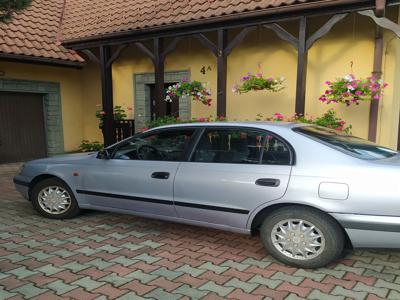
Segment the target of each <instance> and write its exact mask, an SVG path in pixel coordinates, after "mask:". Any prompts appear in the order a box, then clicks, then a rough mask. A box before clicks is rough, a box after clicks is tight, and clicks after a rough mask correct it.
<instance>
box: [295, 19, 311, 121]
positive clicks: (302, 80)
mask: <svg viewBox="0 0 400 300" xmlns="http://www.w3.org/2000/svg"><path fill="white" fill-rule="evenodd" d="M298 45H299V47H298V49H297V81H296V104H295V112H296V113H297V114H301V115H304V113H305V106H306V80H307V60H308V51H307V18H306V17H304V16H303V17H301V18H300V27H299V43H298Z"/></svg>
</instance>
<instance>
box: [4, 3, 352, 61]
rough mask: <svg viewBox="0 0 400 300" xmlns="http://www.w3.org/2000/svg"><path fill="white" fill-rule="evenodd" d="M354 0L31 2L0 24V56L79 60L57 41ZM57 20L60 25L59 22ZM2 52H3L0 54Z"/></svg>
mask: <svg viewBox="0 0 400 300" xmlns="http://www.w3.org/2000/svg"><path fill="white" fill-rule="evenodd" d="M349 2H359V1H356V0H33V1H32V4H31V6H30V7H29V8H28V9H26V10H25V11H23V12H21V13H19V14H17V15H16V16H15V17H14V18H13V20H12V21H11V22H10V23H8V24H0V57H1V56H3V57H4V55H7V54H12V55H24V56H25V57H39V58H48V59H58V60H61V61H64V62H65V61H67V62H83V59H82V58H81V57H80V56H79V55H78V54H77V53H75V52H74V51H72V50H67V49H65V48H64V47H63V46H62V45H61V44H60V41H59V40H61V39H62V40H63V42H68V41H69V42H71V41H74V40H85V39H88V38H96V37H102V36H107V35H109V34H114V33H122V32H127V31H134V30H140V29H146V28H160V27H163V26H174V25H177V24H183V25H184V24H192V23H193V22H195V21H197V22H198V21H200V22H201V21H202V20H203V19H207V20H212V21H213V20H215V21H217V20H220V19H221V18H222V17H224V16H228V15H229V16H232V17H235V16H238V15H243V14H246V13H252V12H257V11H266V12H268V11H271V10H274V9H276V8H279V9H280V8H285V7H288V8H293V9H296V10H301V9H306V7H308V6H309V5H310V4H311V5H313V4H315V5H318V6H328V5H330V6H333V5H340V4H342V3H349ZM60 24H62V25H61V26H60ZM2 53H3V55H2Z"/></svg>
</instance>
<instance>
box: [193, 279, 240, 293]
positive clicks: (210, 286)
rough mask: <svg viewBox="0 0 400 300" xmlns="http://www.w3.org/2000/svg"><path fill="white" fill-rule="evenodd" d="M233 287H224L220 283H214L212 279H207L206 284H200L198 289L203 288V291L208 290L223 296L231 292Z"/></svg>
mask: <svg viewBox="0 0 400 300" xmlns="http://www.w3.org/2000/svg"><path fill="white" fill-rule="evenodd" d="M234 289H235V288H233V287H224V286H222V285H219V284H216V283H215V282H213V281H209V282H207V283H206V284H203V285H202V286H200V287H199V290H203V291H204V290H205V291H210V292H214V293H216V294H218V295H220V296H221V297H225V296H226V295H228V294H229V293H231V292H232V291H233V290H234Z"/></svg>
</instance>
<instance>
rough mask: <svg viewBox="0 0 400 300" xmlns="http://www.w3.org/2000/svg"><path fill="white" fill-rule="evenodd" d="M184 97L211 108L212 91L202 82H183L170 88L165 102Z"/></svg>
mask: <svg viewBox="0 0 400 300" xmlns="http://www.w3.org/2000/svg"><path fill="white" fill-rule="evenodd" d="M182 96H188V97H192V99H193V100H194V101H200V102H201V103H203V104H204V105H207V106H211V101H212V99H211V91H210V90H209V89H207V88H206V86H205V84H203V83H201V82H200V81H196V80H193V81H192V82H189V81H182V82H179V83H177V84H174V85H171V86H169V87H168V89H167V95H166V97H165V101H167V102H172V101H173V99H174V98H176V97H182Z"/></svg>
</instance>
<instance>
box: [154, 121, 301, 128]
mask: <svg viewBox="0 0 400 300" xmlns="http://www.w3.org/2000/svg"><path fill="white" fill-rule="evenodd" d="M305 125H307V124H304V123H297V122H277V121H275V122H274V121H253V122H188V123H180V124H172V125H164V126H160V127H156V128H152V129H161V128H179V127H188V126H190V127H204V126H207V127H215V126H219V127H221V126H226V127H230V126H235V127H241V126H242V127H256V128H262V129H272V128H288V129H291V128H295V127H300V126H305Z"/></svg>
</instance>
